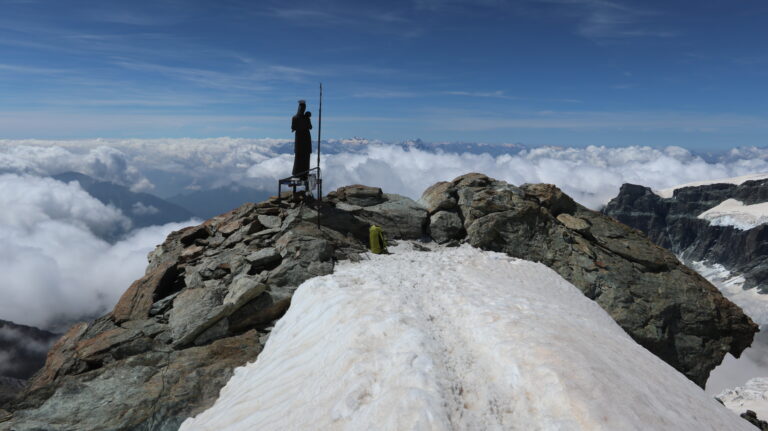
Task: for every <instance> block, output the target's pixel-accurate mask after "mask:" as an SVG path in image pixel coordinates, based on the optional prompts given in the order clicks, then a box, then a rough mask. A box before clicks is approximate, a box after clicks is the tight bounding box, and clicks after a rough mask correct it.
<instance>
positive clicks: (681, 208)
mask: <svg viewBox="0 0 768 431" xmlns="http://www.w3.org/2000/svg"><path fill="white" fill-rule="evenodd" d="M726 199H736V200H738V201H741V202H744V204H746V205H752V204H757V203H762V202H768V180H758V181H747V182H744V183H743V184H741V185H738V186H737V185H733V184H710V185H705V186H697V187H684V188H681V189H677V190H675V192H674V195H673V196H672V197H671V198H668V199H665V198H662V197H661V196H658V195H656V194H655V193H653V192H652V191H651V189H650V188H648V187H643V186H638V185H634V184H624V185H622V186H621V190H620V191H619V194H618V196H616V197H615V198H613V199H612V200H611V201H610V202H609V203H608V205H607V206H606V207H605V209H604V210H603V212H604V213H605V214H607V215H609V216H611V217H613V218H615V219H616V220H618V221H620V222H622V223H624V224H626V225H628V226H631V227H633V228H635V229H639V230H641V231H643V232H644V233H645V234H646V235H648V237H649V238H650V239H651V240H653V242H655V243H656V244H659V245H660V246H662V247H665V248H668V249H669V250H671V251H673V252H674V253H675V254H677V255H678V256H682V257H683V258H684V259H685V260H686V261H700V260H707V261H709V262H712V263H719V264H721V265H723V266H724V267H726V268H727V269H728V270H730V271H732V272H735V273H737V274H741V275H743V276H744V278H745V279H746V282H745V284H744V287H745V288H747V289H749V288H753V287H756V288H757V289H759V291H760V292H761V293H768V225H760V226H757V227H754V228H752V229H749V230H739V229H736V228H734V227H732V226H713V225H710V224H709V222H708V221H706V220H702V219H698V218H697V216H698V215H699V214H701V213H703V212H704V211H706V210H708V209H711V208H713V207H715V206H717V205H719V204H720V203H721V202H723V201H725V200H726Z"/></svg>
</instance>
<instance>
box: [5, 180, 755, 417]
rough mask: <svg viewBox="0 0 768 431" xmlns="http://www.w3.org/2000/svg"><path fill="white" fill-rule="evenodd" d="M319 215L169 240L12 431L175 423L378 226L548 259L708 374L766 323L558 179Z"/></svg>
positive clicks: (35, 389) (61, 351)
mask: <svg viewBox="0 0 768 431" xmlns="http://www.w3.org/2000/svg"><path fill="white" fill-rule="evenodd" d="M320 213H321V214H320V223H321V226H318V224H317V220H318V219H317V216H318V214H317V212H316V210H315V209H312V208H311V207H310V205H309V204H306V205H305V204H291V203H288V202H285V201H283V202H278V201H277V200H275V199H272V200H269V201H266V202H262V203H259V204H246V205H243V206H242V207H240V208H238V209H236V210H233V211H231V212H229V213H226V214H223V215H220V216H217V217H214V218H212V219H210V220H208V221H206V222H205V223H203V224H201V225H199V226H193V227H189V228H186V229H183V230H181V231H177V232H174V233H172V234H171V235H169V237H168V238H167V240H166V241H165V242H164V243H163V244H162V245H160V246H158V247H157V248H156V249H155V251H153V252H152V253H151V254H150V255H149V265H148V267H147V271H146V274H145V276H144V277H142V278H141V279H139V280H137V281H136V282H135V283H134V284H133V285H132V286H131V287H130V288H129V289H128V290H127V291H126V292H125V294H124V295H123V297H122V298H121V299H120V301H119V302H118V304H117V305H116V306H115V308H114V310H113V311H112V312H111V313H109V314H107V315H105V316H103V317H102V318H100V319H97V320H95V321H93V322H90V323H81V324H78V325H75V326H74V327H72V328H71V329H70V330H69V332H67V334H65V335H64V336H63V337H62V338H61V339H60V340H59V341H58V342H57V343H56V345H55V346H54V347H53V349H52V350H51V351H50V353H49V355H48V359H47V362H46V365H45V367H44V368H43V369H42V370H41V371H40V372H39V373H38V374H36V375H35V377H34V378H33V379H32V380H31V382H30V384H29V386H28V387H27V388H26V390H25V393H24V394H23V396H22V397H20V398H19V399H18V400H17V401H16V402H15V403H14V404H13V406H12V409H11V410H12V413H13V417H12V419H10V421H7V422H5V423H2V424H0V430H11V429H13V430H30V429H39V428H43V429H52V430H69V429H127V430H150V429H151V430H171V429H176V428H177V427H178V426H179V424H180V423H181V422H182V421H183V420H184V419H185V418H186V417H189V416H192V415H195V414H197V413H199V412H201V411H203V410H205V409H206V408H208V407H209V406H210V405H211V404H212V403H213V401H214V400H215V399H216V397H217V395H218V391H219V389H220V388H221V387H222V386H223V385H224V384H225V383H226V382H227V380H228V379H229V377H230V376H231V375H232V372H233V369H234V368H235V367H237V366H240V365H243V364H245V363H246V362H248V361H252V360H253V359H255V358H256V356H257V355H258V354H259V352H260V351H261V348H262V346H263V343H264V341H265V339H266V337H267V336H268V333H269V329H270V327H271V325H272V324H273V322H274V321H275V320H276V319H277V318H279V317H280V316H281V315H282V314H283V313H284V312H285V310H286V309H287V308H288V307H289V305H290V300H291V295H292V293H293V291H294V290H295V289H296V287H297V286H298V285H299V284H300V283H302V282H303V281H304V280H307V279H309V278H311V277H314V276H317V275H324V274H328V273H331V272H332V271H333V268H334V264H335V262H336V261H338V260H340V259H350V260H353V261H356V260H358V259H360V253H361V252H363V251H365V243H366V241H367V236H368V227H369V225H370V224H371V223H376V224H379V225H381V226H383V228H384V231H385V232H386V233H387V234H388V235H389V237H390V238H397V239H412V240H417V239H422V238H423V237H424V236H425V235H427V234H429V235H431V236H432V237H433V238H434V239H435V240H437V241H439V242H441V243H448V244H450V243H452V242H459V241H465V242H468V243H470V244H471V245H474V246H477V247H480V248H484V249H488V250H494V251H503V252H506V253H508V254H510V255H512V256H515V257H521V258H524V259H528V260H538V261H541V262H542V263H544V264H546V265H548V266H550V267H551V268H553V269H554V270H555V271H557V272H558V273H559V274H560V275H562V276H563V277H564V278H566V279H567V280H569V281H570V282H571V283H573V284H575V285H576V286H577V287H579V288H580V289H581V290H582V291H583V292H584V293H585V295H587V296H588V297H590V298H592V299H594V300H595V301H596V302H597V303H598V304H600V305H601V306H602V307H603V308H605V309H606V310H607V311H608V313H609V314H610V315H611V316H612V317H613V318H614V319H615V320H616V321H617V322H618V323H619V325H621V326H622V328H624V330H625V331H627V332H628V333H629V334H630V335H631V336H632V337H633V338H634V339H635V340H637V341H638V342H639V343H640V344H642V345H643V346H645V347H646V348H648V350H650V351H651V352H653V353H654V354H656V355H657V356H659V357H660V358H662V359H663V360H665V361H667V362H668V363H669V364H671V365H672V366H674V367H675V368H677V369H678V370H680V371H681V372H683V373H684V374H685V375H686V376H688V377H689V378H690V379H691V380H693V381H694V382H696V383H698V384H699V385H703V383H704V381H705V380H706V378H707V375H708V373H709V371H710V370H711V369H712V368H713V367H714V366H716V365H717V364H718V363H719V362H720V361H721V360H722V357H723V355H724V354H725V353H726V352H731V353H733V354H734V355H737V356H738V355H739V354H740V352H741V351H742V350H743V349H744V348H745V347H746V346H748V345H749V344H750V342H751V340H752V336H753V334H754V332H755V330H756V327H755V325H754V324H753V323H752V322H751V321H750V320H749V318H748V317H746V316H745V315H744V314H743V313H742V312H741V310H740V309H739V308H738V307H736V306H734V305H733V304H732V303H730V302H729V301H728V300H726V299H724V298H723V297H722V295H721V294H720V293H719V292H718V291H717V289H715V288H714V287H713V286H712V285H710V284H709V283H708V282H706V281H705V280H704V279H703V278H701V277H700V276H699V275H698V274H696V273H695V272H693V271H691V270H689V269H688V268H686V267H685V266H683V265H681V264H680V263H679V262H678V261H677V259H676V258H675V257H674V256H673V255H672V254H671V253H669V252H667V251H666V250H664V249H662V248H660V247H658V246H655V245H653V244H652V243H651V242H650V241H648V240H647V239H646V238H645V237H644V236H643V235H641V234H640V233H638V232H637V231H635V230H633V229H630V228H628V227H626V226H624V225H622V224H619V223H617V222H615V221H613V220H612V219H610V218H609V217H607V216H604V215H602V214H600V213H597V212H594V211H590V210H588V209H586V208H584V207H582V206H580V205H578V204H576V203H575V202H574V201H573V200H572V199H570V198H569V197H568V196H566V195H565V194H563V193H562V192H561V191H560V190H558V189H557V188H556V187H554V186H550V185H543V184H539V185H523V186H521V187H515V186H512V185H509V184H506V183H504V182H500V181H495V180H492V179H490V178H487V177H485V176H483V175H479V174H469V175H465V176H463V177H459V178H457V179H456V180H454V181H453V182H450V183H447V182H446V183H439V184H436V185H435V186H433V187H431V188H430V189H428V190H427V191H426V192H425V194H424V196H423V197H422V202H421V204H419V203H416V202H414V201H412V200H410V199H408V198H404V197H402V196H398V195H389V194H383V193H382V192H381V190H380V189H375V188H370V187H364V186H349V187H344V188H341V189H339V190H337V191H336V192H332V193H330V194H329V195H328V196H327V198H326V199H325V200H324V203H323V205H322V207H321V210H320ZM563 318H564V319H567V318H568V317H567V316H563ZM329 337H332V334H329ZM329 342H332V339H329ZM84 406H87V408H84ZM94 406H98V408H94Z"/></svg>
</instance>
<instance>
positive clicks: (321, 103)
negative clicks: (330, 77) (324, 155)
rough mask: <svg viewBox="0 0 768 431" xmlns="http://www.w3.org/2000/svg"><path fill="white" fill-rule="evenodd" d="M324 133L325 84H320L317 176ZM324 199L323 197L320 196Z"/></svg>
mask: <svg viewBox="0 0 768 431" xmlns="http://www.w3.org/2000/svg"><path fill="white" fill-rule="evenodd" d="M322 132H323V83H322V82H321V83H320V118H319V119H318V124H317V174H318V176H319V175H320V142H321V136H320V135H321V134H322ZM319 197H320V198H322V196H319Z"/></svg>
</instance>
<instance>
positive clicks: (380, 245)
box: [368, 224, 387, 254]
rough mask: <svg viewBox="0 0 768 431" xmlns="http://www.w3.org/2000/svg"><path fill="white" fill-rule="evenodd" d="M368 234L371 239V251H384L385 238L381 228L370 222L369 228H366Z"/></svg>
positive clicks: (385, 249) (385, 250) (385, 247)
mask: <svg viewBox="0 0 768 431" xmlns="http://www.w3.org/2000/svg"><path fill="white" fill-rule="evenodd" d="M368 234H369V236H370V241H371V252H373V253H375V254H381V253H386V252H387V240H386V239H384V231H383V230H381V227H379V226H376V225H375V224H372V225H371V228H370V229H368Z"/></svg>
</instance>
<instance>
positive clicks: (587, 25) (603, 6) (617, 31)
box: [529, 0, 677, 40]
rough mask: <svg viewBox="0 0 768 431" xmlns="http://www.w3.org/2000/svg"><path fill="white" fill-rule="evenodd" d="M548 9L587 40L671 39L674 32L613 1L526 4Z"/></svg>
mask: <svg viewBox="0 0 768 431" xmlns="http://www.w3.org/2000/svg"><path fill="white" fill-rule="evenodd" d="M529 1H530V2H532V3H537V4H540V5H551V6H555V7H556V8H557V9H556V11H555V13H561V14H565V15H567V16H570V17H572V18H574V19H575V20H576V32H577V33H578V34H580V35H581V36H584V37H587V38H590V39H598V40H605V39H625V38H636V37H660V38H667V37H674V36H676V35H677V33H676V32H675V31H671V30H668V29H664V28H660V27H659V26H658V24H656V23H655V22H654V20H655V19H656V18H658V17H659V16H660V13H659V12H657V11H655V10H651V9H649V8H647V7H645V6H642V7H640V6H634V5H631V4H629V3H627V2H624V1H614V0H529Z"/></svg>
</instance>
